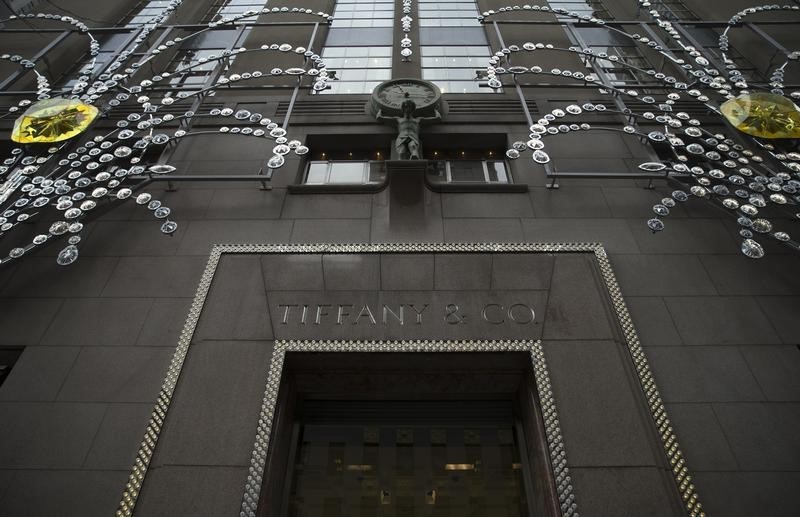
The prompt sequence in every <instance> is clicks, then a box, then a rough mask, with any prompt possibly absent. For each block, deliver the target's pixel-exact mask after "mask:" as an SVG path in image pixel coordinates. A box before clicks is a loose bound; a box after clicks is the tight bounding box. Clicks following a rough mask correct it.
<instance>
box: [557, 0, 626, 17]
mask: <svg viewBox="0 0 800 517" xmlns="http://www.w3.org/2000/svg"><path fill="white" fill-rule="evenodd" d="M547 4H548V5H549V6H550V7H551V8H552V9H564V10H565V11H569V12H571V13H576V14H578V15H579V16H595V17H597V18H600V19H603V20H608V19H610V18H611V14H610V13H609V12H608V9H606V6H605V5H603V2H602V1H601V0H551V1H549V2H547ZM557 18H558V19H559V20H563V21H576V20H575V19H574V18H572V17H569V16H563V15H557Z"/></svg>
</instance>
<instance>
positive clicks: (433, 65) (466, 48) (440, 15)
mask: <svg viewBox="0 0 800 517" xmlns="http://www.w3.org/2000/svg"><path fill="white" fill-rule="evenodd" d="M478 15H479V13H478V8H477V5H476V4H475V2H464V1H460V2H453V1H437V2H434V1H431V0H420V2H419V21H420V29H419V31H420V34H419V39H420V59H421V60H422V61H421V65H422V78H423V79H427V80H429V81H432V82H434V83H435V84H436V86H438V87H439V89H441V90H442V93H494V90H492V89H491V88H485V87H481V86H480V84H479V83H478V71H483V70H484V69H485V68H486V64H487V63H488V61H489V59H490V58H491V56H492V51H491V49H490V48H489V43H488V41H487V39H486V34H485V33H484V30H483V27H482V26H481V25H480V24H479V23H477V18H476V17H477V16H478ZM473 22H474V23H473Z"/></svg>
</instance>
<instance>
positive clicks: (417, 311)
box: [406, 303, 428, 325]
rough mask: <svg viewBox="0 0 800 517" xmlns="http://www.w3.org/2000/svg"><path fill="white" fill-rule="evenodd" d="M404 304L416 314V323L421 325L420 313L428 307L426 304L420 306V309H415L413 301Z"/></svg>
mask: <svg viewBox="0 0 800 517" xmlns="http://www.w3.org/2000/svg"><path fill="white" fill-rule="evenodd" d="M406 306H408V307H410V308H411V310H413V311H414V312H415V313H416V315H417V325H422V313H423V312H425V309H427V308H428V304H427V303H426V304H425V305H423V306H422V309H417V307H416V306H415V305H414V304H413V303H407V304H406Z"/></svg>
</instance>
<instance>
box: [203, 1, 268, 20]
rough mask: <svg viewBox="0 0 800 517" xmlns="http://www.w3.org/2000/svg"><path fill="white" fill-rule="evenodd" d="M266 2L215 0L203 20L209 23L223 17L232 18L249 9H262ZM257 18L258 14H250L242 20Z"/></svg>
mask: <svg viewBox="0 0 800 517" xmlns="http://www.w3.org/2000/svg"><path fill="white" fill-rule="evenodd" d="M266 3H267V1H266V0H214V2H213V3H212V4H211V6H210V7H209V8H208V11H206V15H205V16H204V17H203V20H202V21H203V23H208V22H211V21H216V20H219V19H221V18H232V17H234V16H238V15H240V14H242V13H246V12H247V11H260V10H261V9H262V8H263V7H264V5H265V4H266ZM256 18H258V16H248V17H247V18H242V19H241V20H242V21H245V22H254V21H256Z"/></svg>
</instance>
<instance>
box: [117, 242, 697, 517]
mask: <svg viewBox="0 0 800 517" xmlns="http://www.w3.org/2000/svg"><path fill="white" fill-rule="evenodd" d="M487 252H490V253H491V252H493V253H593V254H594V256H595V259H596V260H597V264H598V266H599V268H600V273H601V275H602V277H603V281H604V283H605V286H606V289H607V290H608V294H609V297H610V299H611V303H612V306H613V308H614V312H615V314H616V317H617V321H618V323H619V325H620V328H621V329H622V333H623V336H624V338H625V344H626V346H627V347H628V352H629V353H630V355H631V359H632V361H633V364H634V367H635V370H636V373H637V376H638V379H639V383H640V384H641V387H642V391H643V392H644V394H645V397H646V399H647V403H648V406H649V409H650V414H651V416H652V418H653V421H654V423H655V425H656V428H657V429H658V432H659V436H660V438H661V443H662V446H663V448H664V454H665V455H666V457H667V460H668V462H669V464H670V467H671V468H672V475H673V478H674V480H675V483H676V486H677V488H678V491H679V493H680V495H681V497H682V499H683V503H684V509H685V510H686V514H687V515H689V516H691V517H704V516H705V515H706V514H705V512H704V510H703V507H702V505H701V503H700V500H699V498H698V495H697V491H696V489H695V486H694V483H693V482H692V477H691V475H690V473H689V470H688V468H687V467H686V461H685V459H684V458H683V454H682V453H681V450H680V447H679V445H678V439H677V436H675V433H674V430H673V429H672V424H671V422H670V420H669V417H668V416H667V413H666V410H665V408H664V403H663V401H662V399H661V395H660V393H659V391H658V388H657V387H656V384H655V380H654V378H653V374H652V373H651V371H650V366H649V364H648V362H647V358H646V357H645V355H644V352H643V350H642V347H641V344H640V342H639V337H638V336H637V334H636V329H635V328H634V326H633V321H632V320H631V317H630V314H629V312H628V308H627V306H626V305H625V300H624V299H623V297H622V291H621V290H620V288H619V284H618V283H617V279H616V277H615V275H614V271H613V269H612V267H611V263H610V261H609V260H608V255H607V254H606V251H605V249H604V248H603V246H602V245H601V244H599V243H588V242H586V243H510V244H494V243H461V244H436V243H432V244H423V243H408V244H399V243H398V244H391V243H387V244H218V245H215V246H214V247H213V248H212V250H211V254H210V256H209V258H208V263H207V265H206V268H205V270H204V271H203V275H202V276H201V278H200V283H199V285H198V287H197V292H196V294H195V297H194V301H193V302H192V306H191V308H190V309H189V315H188V317H187V318H186V323H185V325H184V328H183V331H182V332H181V335H180V338H179V339H178V345H177V347H176V349H175V354H174V355H173V358H172V362H171V363H170V366H169V369H168V370H167V376H166V378H165V379H164V383H163V385H162V387H161V391H160V392H159V395H158V400H157V401H156V404H155V406H154V408H153V413H152V415H151V417H150V421H149V422H148V425H147V430H146V431H145V435H144V439H143V441H142V444H141V447H140V448H139V452H138V453H137V455H136V459H135V461H134V465H133V468H132V470H131V474H130V476H129V477H128V483H127V485H126V486H125V490H124V492H123V494H122V499H121V500H120V503H119V507H118V509H117V513H116V515H117V516H118V517H130V516H131V515H133V511H134V508H135V506H136V501H137V499H138V496H139V492H140V491H141V488H142V484H143V482H144V478H145V475H146V474H147V467H148V465H149V464H150V460H151V459H152V457H153V451H154V450H155V447H156V443H157V442H158V437H159V434H160V432H161V428H162V426H163V424H164V419H165V418H166V414H167V411H168V409H169V405H170V402H171V400H172V395H173V393H174V391H175V386H176V384H177V381H178V377H179V376H180V372H181V369H182V368H183V363H184V360H185V359H186V354H187V352H188V350H189V343H190V341H191V338H192V335H193V334H194V330H195V328H196V326H197V322H198V321H199V319H200V312H201V311H202V309H203V306H204V304H205V301H206V297H207V296H208V292H209V290H210V288H211V282H212V280H213V278H214V273H215V271H216V269H217V265H218V264H219V260H220V257H221V256H222V254H223V253H487Z"/></svg>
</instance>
